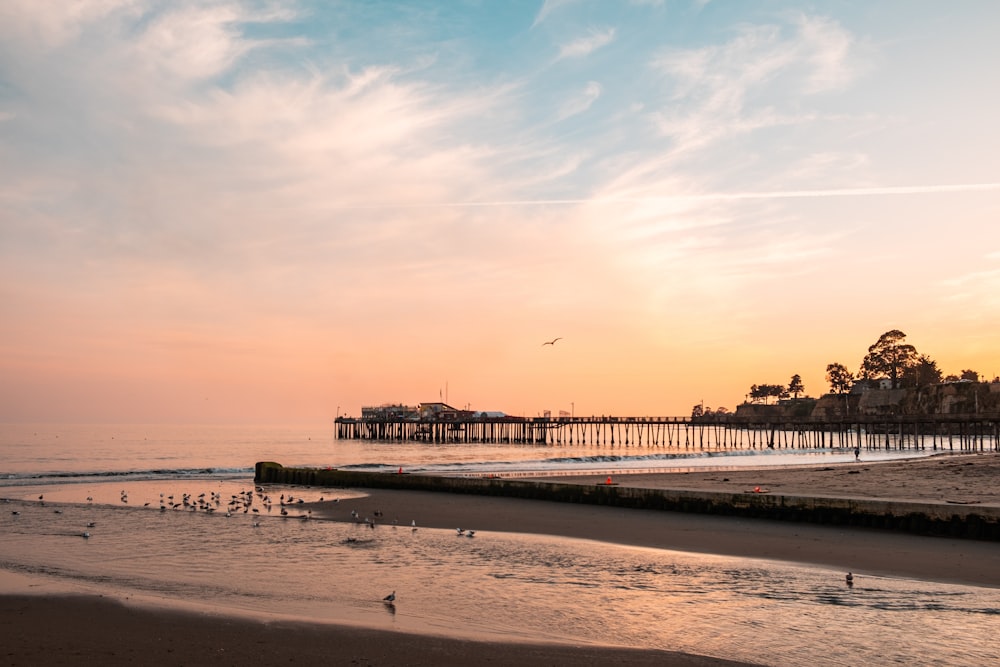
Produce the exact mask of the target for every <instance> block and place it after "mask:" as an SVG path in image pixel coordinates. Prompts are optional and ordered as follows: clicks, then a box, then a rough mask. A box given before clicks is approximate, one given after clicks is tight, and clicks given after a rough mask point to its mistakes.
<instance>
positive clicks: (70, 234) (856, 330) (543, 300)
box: [0, 2, 1000, 423]
mask: <svg viewBox="0 0 1000 667" xmlns="http://www.w3.org/2000/svg"><path fill="white" fill-rule="evenodd" d="M362 5H364V8H363V9H362V8H360V7H359V8H357V11H353V12H348V11H347V10H345V9H343V8H340V9H337V8H333V7H313V8H312V9H310V10H309V11H306V10H305V9H304V8H302V7H300V6H299V5H288V6H287V7H286V8H285V9H274V10H273V11H270V10H266V9H263V8H259V7H256V6H248V5H246V4H243V3H232V4H229V3H219V4H215V3H205V4H201V3H192V4H188V3H178V4H176V5H174V4H167V5H164V6H160V5H156V6H155V8H154V7H152V6H150V7H144V6H143V5H141V4H140V6H138V7H135V6H132V5H131V4H130V3H115V2H110V3H79V6H78V7H77V11H69V10H68V9H67V8H66V7H65V6H63V5H62V3H34V2H13V3H6V6H5V7H4V8H2V9H0V34H2V39H0V42H2V46H0V76H2V84H3V85H2V86H0V136H2V143H0V170H2V178H0V319H2V326H0V421H7V422H171V423H173V422H176V423H233V422H239V423H292V422H295V423H320V422H327V421H329V420H331V419H333V418H334V416H335V415H336V414H340V415H344V414H350V415H357V414H360V409H361V407H362V406H363V405H371V404H380V403H388V402H393V403H406V404H414V403H417V402H421V401H436V400H439V398H441V399H444V398H445V397H447V401H448V402H449V403H450V404H452V405H454V406H456V407H465V406H470V407H471V408H472V409H477V410H500V411H504V412H506V413H508V414H515V415H526V416H533V415H536V414H539V413H542V412H543V411H545V410H551V411H553V412H555V411H557V410H566V411H570V410H572V411H573V412H574V413H575V414H576V415H577V416H581V415H601V414H619V415H663V416H667V415H686V414H690V412H691V407H692V405H694V404H697V403H701V402H704V404H705V405H707V406H710V407H716V406H726V407H728V408H730V409H732V408H734V407H735V405H737V404H738V403H740V402H742V401H743V400H744V397H745V395H746V393H747V392H748V390H749V387H750V386H751V385H752V384H755V383H765V382H767V383H784V384H787V383H788V381H789V378H790V377H791V376H792V375H793V374H799V375H801V377H802V380H803V382H804V385H805V390H806V393H807V394H809V395H812V396H819V395H821V394H823V393H825V392H827V391H828V385H827V383H826V381H825V379H824V374H825V369H826V366H827V364H829V363H832V362H840V363H843V364H844V365H846V366H847V367H848V368H850V369H852V370H856V369H857V368H858V366H859V364H860V362H861V360H862V358H863V357H864V355H865V353H866V351H867V348H868V346H869V345H871V344H872V343H874V342H875V341H876V340H877V339H878V337H879V335H880V334H882V333H883V332H885V331H887V330H890V329H900V330H902V331H904V332H905V333H906V335H907V342H909V343H910V344H912V345H914V346H915V347H916V348H917V350H918V351H919V352H920V353H923V354H927V355H929V356H930V357H933V359H934V360H936V361H937V363H938V365H939V367H940V368H941V370H942V371H943V372H944V373H946V374H947V373H959V372H961V371H962V370H963V369H974V370H976V371H978V372H979V373H980V375H981V376H982V377H984V378H986V379H992V378H993V377H994V376H997V375H1000V354H998V345H997V341H998V340H1000V335H998V332H1000V224H998V221H1000V132H998V131H997V126H996V118H997V117H998V114H1000V87H998V86H997V85H996V81H995V80H996V70H997V66H998V65H1000V46H998V43H997V41H996V39H995V27H996V25H998V23H997V20H998V19H1000V10H998V6H997V5H994V4H991V3H980V4H974V5H969V6H968V7H967V9H968V10H969V11H967V12H951V11H949V10H948V9H947V8H945V7H938V6H936V5H933V4H926V3H924V4H919V5H916V6H913V9H912V11H911V10H910V9H909V7H910V5H907V4H899V3H874V4H871V5H869V4H868V3H858V4H856V5H848V6H847V7H846V8H838V7H839V5H838V6H837V7H828V8H827V7H824V6H823V5H819V6H818V7H816V8H815V9H810V10H805V9H801V10H800V9H796V7H797V5H796V4H795V3H776V4H774V5H771V4H767V3H763V4H758V3H747V4H745V5H744V4H742V3H737V4H732V3H691V4H690V6H688V5H687V4H685V5H684V6H683V8H681V5H679V4H678V5H674V4H671V3H656V2H650V3H631V4H629V3H607V4H606V5H605V4H603V3H599V4H598V5H597V6H596V8H595V7H593V6H591V5H588V4H587V3H566V4H565V5H563V4H561V3H544V7H546V8H548V9H546V10H545V11H539V8H538V6H535V5H532V6H531V7H530V8H529V7H527V6H522V5H518V4H516V3H515V5H512V6H510V7H508V6H506V5H504V6H503V7H501V6H500V5H499V4H498V5H494V4H493V3H485V6H484V7H481V8H478V9H470V8H462V9H459V8H455V9H454V11H451V10H447V9H441V10H438V11H437V12H431V11H430V10H427V11H426V12H421V11H420V10H417V9H414V10H413V11H412V12H410V13H408V14H407V15H406V16H405V17H404V16H398V15H382V14H381V13H379V11H378V10H377V8H376V7H375V6H367V5H365V4H364V3H362ZM518 7H520V9H517V8H518ZM585 7H590V10H586V11H585V9H584V8H585ZM894 8H895V9H894ZM903 9H905V10H906V11H902V10H903ZM327 14H329V15H327ZM945 15H946V16H945ZM400 22H403V23H405V25H406V28H407V29H406V30H402V29H401V27H400V26H401V25H402V24H401V23H400ZM556 337H560V338H561V340H558V341H557V342H556V343H555V344H553V345H543V343H544V342H546V341H550V340H552V339H554V338H556Z"/></svg>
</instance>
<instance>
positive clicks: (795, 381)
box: [788, 373, 806, 398]
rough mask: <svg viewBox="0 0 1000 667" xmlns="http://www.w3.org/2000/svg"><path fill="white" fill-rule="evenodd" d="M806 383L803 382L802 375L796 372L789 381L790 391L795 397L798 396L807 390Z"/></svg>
mask: <svg viewBox="0 0 1000 667" xmlns="http://www.w3.org/2000/svg"><path fill="white" fill-rule="evenodd" d="M805 390H806V388H805V385H803V384H802V377H801V376H800V375H799V374H798V373H796V374H795V375H793V376H792V379H791V381H790V382H789V383H788V393H789V394H791V395H792V397H793V398H798V397H799V394H801V393H803V392H805Z"/></svg>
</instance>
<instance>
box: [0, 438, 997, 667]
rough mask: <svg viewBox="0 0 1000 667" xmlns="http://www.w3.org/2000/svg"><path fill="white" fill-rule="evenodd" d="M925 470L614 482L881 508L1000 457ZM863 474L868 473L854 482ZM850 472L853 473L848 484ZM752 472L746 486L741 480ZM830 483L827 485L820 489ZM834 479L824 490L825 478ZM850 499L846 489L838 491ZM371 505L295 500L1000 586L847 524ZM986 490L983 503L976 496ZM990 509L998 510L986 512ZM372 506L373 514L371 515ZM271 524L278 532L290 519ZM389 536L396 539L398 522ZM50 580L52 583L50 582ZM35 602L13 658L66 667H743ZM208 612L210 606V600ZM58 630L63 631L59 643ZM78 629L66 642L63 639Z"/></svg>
mask: <svg viewBox="0 0 1000 667" xmlns="http://www.w3.org/2000/svg"><path fill="white" fill-rule="evenodd" d="M929 461H930V462H929V463H926V464H923V465H921V464H914V462H913V461H906V462H898V463H896V462H887V463H879V464H866V463H864V462H862V463H860V464H850V465H845V466H843V467H838V468H836V469H835V470H829V469H825V468H813V469H808V470H774V469H762V470H752V471H751V470H747V471H737V472H725V473H722V472H709V473H700V472H698V473H653V474H648V473H644V474H639V475H633V476H624V475H622V476H620V479H618V478H616V480H617V482H618V483H619V484H621V485H624V486H635V487H636V488H659V486H663V487H664V488H674V487H683V486H687V487H693V488H694V489H704V488H705V487H706V486H707V487H710V490H711V488H718V487H719V485H724V486H729V487H740V488H742V487H744V486H746V485H747V484H749V483H751V482H756V483H760V484H767V485H769V488H770V489H771V490H772V492H773V491H774V490H776V489H777V490H780V491H781V492H783V493H790V491H789V490H790V489H795V488H797V487H796V485H807V486H808V487H809V488H811V489H812V490H813V491H814V492H816V493H821V492H823V490H824V488H827V489H829V488H836V487H838V485H842V483H843V482H844V480H851V481H852V483H853V486H852V487H851V489H850V490H851V491H852V492H853V493H857V494H860V495H864V494H867V495H868V496H872V495H875V494H874V492H873V491H872V489H874V490H877V491H879V492H880V493H881V495H882V497H885V496H886V495H889V494H893V493H898V490H899V489H898V488H893V486H892V485H893V484H894V482H893V481H892V480H894V479H897V478H898V477H899V476H902V478H903V479H904V480H905V481H906V483H907V486H908V488H910V492H912V493H913V494H915V495H916V496H917V497H921V494H929V495H930V496H931V497H933V495H934V493H939V492H940V489H942V488H945V487H948V488H950V490H952V491H955V490H960V491H962V492H963V494H965V495H963V498H966V499H969V500H972V501H977V500H978V501H980V502H984V501H985V502H989V501H990V499H991V496H990V494H992V493H997V492H996V491H994V490H993V489H992V479H995V477H993V473H995V472H996V469H997V466H1000V456H996V455H992V454H991V455H972V456H968V455H966V456H962V457H958V456H956V457H946V458H944V459H943V460H940V461H937V460H935V459H930V460H929ZM855 465H859V466H866V467H867V469H861V468H858V469H859V470H860V472H859V473H856V474H850V470H852V469H855ZM848 475H850V476H848ZM741 476H742V477H741ZM817 480H819V481H817ZM822 480H826V484H827V486H826V487H824V486H823V484H822V483H821V482H822ZM551 481H553V482H554V483H558V484H567V485H574V484H583V485H588V486H589V485H591V484H596V483H597V481H599V480H598V479H596V478H595V476H593V475H582V476H579V475H578V476H573V477H565V478H559V479H555V480H551ZM841 490H842V491H843V489H841ZM363 491H364V492H365V493H366V494H367V495H365V496H363V497H353V498H343V499H341V500H340V501H339V502H334V501H332V500H327V501H323V502H314V503H305V504H303V505H300V506H298V507H300V508H301V509H302V511H310V510H311V511H312V513H313V517H314V518H315V519H319V520H332V521H339V522H350V521H353V520H354V519H353V518H352V516H351V511H352V510H353V511H356V512H357V513H358V515H359V520H363V519H364V518H366V517H375V516H379V517H380V518H379V519H378V521H379V522H381V523H383V524H390V523H391V522H392V521H393V520H396V521H397V522H398V524H399V525H400V526H404V527H407V526H409V524H410V521H416V522H417V525H418V526H419V527H421V528H425V529H427V528H440V529H443V530H450V531H454V529H455V528H456V527H464V528H472V529H474V530H476V531H477V532H478V533H479V534H478V535H477V537H487V536H488V533H489V532H491V531H495V532H515V533H528V534H540V535H550V536H553V537H554V538H556V539H558V538H563V537H564V538H574V539H584V540H596V541H601V542H608V543H615V544H621V545H625V546H631V547H636V548H653V549H669V550H677V551H686V552H694V553H706V554H720V555H727V556H737V557H746V558H763V559H771V560H779V561H785V562H795V563H805V564H809V565H813V566H817V567H821V568H828V569H829V570H830V573H831V574H830V576H831V577H832V578H834V579H836V580H838V581H842V577H843V575H844V573H845V572H847V571H852V572H854V576H855V579H856V581H859V582H861V581H863V580H864V578H865V577H866V576H880V577H882V576H888V577H906V578H916V579H924V580H931V581H939V582H946V583H957V584H965V585H972V586H982V587H993V588H997V587H1000V549H997V548H996V545H995V544H992V543H990V542H981V541H974V540H964V539H952V538H943V537H922V536H915V535H907V534H901V533H894V532H889V531H883V530H877V529H865V528H847V527H832V526H821V525H812V524H805V523H796V522H791V521H775V520H768V519H756V518H754V519H750V518H737V517H725V516H713V515H705V514H687V513H681V512H672V511H661V510H644V509H625V508H619V507H610V506H600V505H583V504H572V503H557V502H550V501H544V500H528V499H519V498H504V497H497V496H477V495H470V494H459V493H447V492H438V491H422V490H397V489H363ZM980 494H981V495H980ZM990 504H992V503H990ZM376 511H377V512H378V514H376ZM269 520H275V521H281V520H283V519H281V518H279V517H272V518H270V519H269ZM378 529H380V530H388V529H390V528H389V526H388V525H383V526H380V527H379V528H378ZM43 579H44V578H43ZM41 588H42V589H43V590H39V591H38V592H37V593H35V592H33V593H30V594H24V592H23V591H20V590H17V589H15V591H16V592H15V593H14V594H9V593H7V594H0V622H3V623H4V624H5V626H6V627H8V628H9V630H8V632H7V634H8V635H9V636H10V637H11V641H10V642H6V643H5V648H6V651H7V656H8V660H9V662H11V663H27V664H38V665H55V664H67V663H69V662H79V661H80V660H81V659H86V660H94V661H97V660H99V661H100V662H102V664H109V665H117V664H122V665H124V664H131V663H133V662H135V661H137V660H141V661H142V662H144V663H145V664H151V665H175V664H187V665H202V664H205V665H207V664H213V665H215V664H219V663H220V662H225V663H230V664H244V663H246V662H249V661H251V660H253V661H254V662H257V663H260V664H271V663H277V662H282V663H285V662H307V663H310V664H311V663H313V662H319V661H321V660H322V661H323V662H325V663H331V664H345V665H346V664H351V665H357V664H367V665H391V664H410V665H443V666H445V667H447V666H449V665H459V664H462V665H464V664H469V663H482V662H493V663H495V664H515V663H518V664H522V665H524V666H525V667H533V666H534V665H581V664H583V665H590V664H593V665H597V664H599V663H605V662H607V661H608V660H614V661H622V662H627V663H628V664H635V665H654V664H656V665H664V664H665V665H678V666H680V667H686V666H695V667H697V666H706V665H719V666H725V665H729V666H735V665H743V664H747V663H740V662H731V661H726V660H721V659H716V658H712V657H705V656H699V655H688V654H681V653H672V652H669V651H659V650H652V649H650V650H646V649H639V650H632V649H626V648H619V647H614V646H595V645H574V644H570V643H566V644H559V643H522V642H518V641H509V642H507V641H477V640H475V639H464V638H456V637H442V636H439V635H435V634H408V633H404V632H401V631H394V630H385V629H369V628H362V627H354V626H349V625H344V624H336V623H323V622H318V623H307V622H298V621H293V620H289V619H286V618H280V617H266V616H249V615H247V614H240V613H239V612H236V611H234V610H227V609H225V608H219V607H211V609H210V610H208V611H206V607H205V606H204V605H201V606H199V605H192V606H191V607H188V608H183V605H182V604H181V603H178V604H173V605H172V604H169V603H164V604H156V601H150V600H142V599H141V598H134V599H131V600H130V599H129V594H128V593H120V594H119V593H115V592H110V593H106V594H103V595H102V594H99V593H93V592H90V593H86V594H75V593H67V592H64V591H63V590H55V588H58V587H48V590H44V589H45V588H46V587H44V586H43V587H41ZM209 604H210V603H209ZM52 628H60V631H59V632H53V630H52ZM64 628H65V629H67V630H65V631H63V629H64Z"/></svg>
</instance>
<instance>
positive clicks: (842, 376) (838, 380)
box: [826, 363, 854, 394]
mask: <svg viewBox="0 0 1000 667" xmlns="http://www.w3.org/2000/svg"><path fill="white" fill-rule="evenodd" d="M826 381H827V382H829V383H830V391H831V392H833V393H835V394H846V393H847V392H849V391H850V390H851V385H853V384H854V373H852V372H851V371H849V370H847V366H845V365H844V364H838V363H832V364H828V365H827V367H826Z"/></svg>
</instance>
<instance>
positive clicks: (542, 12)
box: [531, 0, 577, 28]
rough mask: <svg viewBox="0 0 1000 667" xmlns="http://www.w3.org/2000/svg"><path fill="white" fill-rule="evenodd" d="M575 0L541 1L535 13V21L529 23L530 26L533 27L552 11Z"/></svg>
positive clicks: (575, 0)
mask: <svg viewBox="0 0 1000 667" xmlns="http://www.w3.org/2000/svg"><path fill="white" fill-rule="evenodd" d="M575 2H577V0H544V2H542V6H541V7H540V8H539V10H538V14H536V15H535V21H534V22H533V23H532V24H531V27H532V28H534V27H536V26H538V25H539V24H541V23H542V22H544V21H545V19H547V18H548V17H549V15H550V14H551V13H552V12H554V11H557V10H559V9H561V8H562V7H566V6H568V5H571V4H573V3H575Z"/></svg>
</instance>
